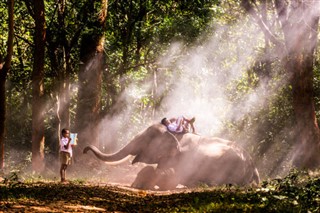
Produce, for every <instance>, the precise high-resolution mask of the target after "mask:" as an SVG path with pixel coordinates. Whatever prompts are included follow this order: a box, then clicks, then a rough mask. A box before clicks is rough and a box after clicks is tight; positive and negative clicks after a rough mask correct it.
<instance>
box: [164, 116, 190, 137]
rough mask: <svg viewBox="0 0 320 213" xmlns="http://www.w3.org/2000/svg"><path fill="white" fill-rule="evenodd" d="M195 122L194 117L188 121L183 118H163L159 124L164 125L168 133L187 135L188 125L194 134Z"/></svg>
mask: <svg viewBox="0 0 320 213" xmlns="http://www.w3.org/2000/svg"><path fill="white" fill-rule="evenodd" d="M194 121H195V117H193V118H191V119H188V118H185V117H184V116H179V117H178V118H170V119H167V118H163V119H162V120H161V124H163V125H165V126H166V127H167V128H168V130H169V131H170V132H175V133H187V132H189V125H190V127H191V130H192V133H195V128H194V126H193V123H194Z"/></svg>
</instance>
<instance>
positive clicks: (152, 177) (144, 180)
mask: <svg viewBox="0 0 320 213" xmlns="http://www.w3.org/2000/svg"><path fill="white" fill-rule="evenodd" d="M156 176H157V173H156V170H155V168H154V167H152V166H146V167H144V168H143V169H141V171H140V172H139V173H138V174H137V177H136V179H135V180H134V182H133V183H132V184H131V187H133V188H136V189H150V190H154V189H155V185H156V180H157V177H156Z"/></svg>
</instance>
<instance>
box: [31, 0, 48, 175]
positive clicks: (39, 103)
mask: <svg viewBox="0 0 320 213" xmlns="http://www.w3.org/2000/svg"><path fill="white" fill-rule="evenodd" d="M33 8H34V16H33V18H34V20H35V34H34V44H35V46H34V61H33V71H32V169H33V171H37V172H41V171H42V170H43V169H44V140H45V138H44V59H45V41H46V29H45V23H46V22H45V10H44V1H43V0H39V1H34V4H33Z"/></svg>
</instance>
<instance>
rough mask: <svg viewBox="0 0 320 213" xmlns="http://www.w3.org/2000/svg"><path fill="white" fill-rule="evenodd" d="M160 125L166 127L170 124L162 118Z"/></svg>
mask: <svg viewBox="0 0 320 213" xmlns="http://www.w3.org/2000/svg"><path fill="white" fill-rule="evenodd" d="M161 123H162V124H163V125H165V126H168V124H170V122H169V120H168V119H167V118H162V120H161Z"/></svg>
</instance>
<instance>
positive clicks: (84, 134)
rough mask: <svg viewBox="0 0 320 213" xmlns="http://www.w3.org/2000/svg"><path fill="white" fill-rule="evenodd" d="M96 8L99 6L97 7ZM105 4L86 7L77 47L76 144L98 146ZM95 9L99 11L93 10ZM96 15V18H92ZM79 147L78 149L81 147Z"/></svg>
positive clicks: (100, 3) (98, 2)
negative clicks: (84, 25) (86, 16)
mask: <svg viewBox="0 0 320 213" xmlns="http://www.w3.org/2000/svg"><path fill="white" fill-rule="evenodd" d="M97 5H99V6H97ZM107 8H108V1H107V0H101V1H92V2H90V5H89V6H88V13H89V14H92V15H91V16H90V17H93V18H92V19H91V24H90V23H89V25H88V26H90V27H88V29H86V32H85V33H84V34H83V36H82V40H81V47H80V70H79V93H78V108H77V118H76V131H77V132H78V133H79V145H81V143H83V144H84V143H91V144H95V145H97V143H98V140H97V138H96V137H97V135H98V134H97V131H98V123H99V113H100V109H101V83H102V72H103V70H104V68H105V65H104V64H105V55H104V44H105V36H104V31H105V22H106V17H107ZM96 10H98V11H96ZM94 14H98V15H94ZM80 147H81V146H80Z"/></svg>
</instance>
